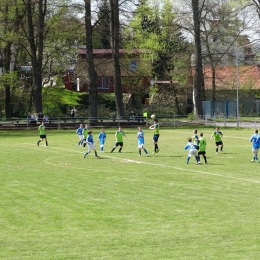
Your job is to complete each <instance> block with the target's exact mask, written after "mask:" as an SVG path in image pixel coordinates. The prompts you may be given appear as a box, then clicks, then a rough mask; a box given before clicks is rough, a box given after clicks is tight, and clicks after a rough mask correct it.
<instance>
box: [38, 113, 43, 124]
mask: <svg viewBox="0 0 260 260" xmlns="http://www.w3.org/2000/svg"><path fill="white" fill-rule="evenodd" d="M42 120H43V114H42V112H39V114H38V121H39V122H42Z"/></svg>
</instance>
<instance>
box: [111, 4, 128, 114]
mask: <svg viewBox="0 0 260 260" xmlns="http://www.w3.org/2000/svg"><path fill="white" fill-rule="evenodd" d="M110 31H111V41H110V42H111V48H112V57H113V62H114V89H115V90H114V92H115V100H116V107H117V117H118V118H121V117H123V116H125V108H124V103H123V90H122V83H121V71H120V63H119V46H120V23H119V2H118V0H110Z"/></svg>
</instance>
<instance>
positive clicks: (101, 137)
mask: <svg viewBox="0 0 260 260" xmlns="http://www.w3.org/2000/svg"><path fill="white" fill-rule="evenodd" d="M106 138H107V135H106V133H105V131H104V128H102V129H101V132H100V133H99V135H98V140H99V145H100V152H103V151H104V146H105V141H106Z"/></svg>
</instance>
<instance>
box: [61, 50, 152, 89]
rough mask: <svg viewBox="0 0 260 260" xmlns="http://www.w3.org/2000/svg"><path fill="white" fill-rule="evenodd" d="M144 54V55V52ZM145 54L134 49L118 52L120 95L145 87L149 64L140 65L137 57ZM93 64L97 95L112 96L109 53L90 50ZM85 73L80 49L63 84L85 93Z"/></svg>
mask: <svg viewBox="0 0 260 260" xmlns="http://www.w3.org/2000/svg"><path fill="white" fill-rule="evenodd" d="M146 53H147V52H146ZM142 54H145V51H141V50H139V49H134V50H131V51H128V50H124V49H120V50H119V55H120V58H119V62H120V67H121V79H122V88H123V93H129V92H130V93H131V91H133V88H136V87H145V88H146V87H149V86H150V79H149V76H148V75H147V73H148V72H149V71H150V70H149V66H150V62H146V63H145V64H144V62H143V61H142V60H141V58H140V56H141V55H142ZM93 56H94V64H95V69H96V73H97V75H98V91H99V92H101V93H114V66H113V57H112V50H111V49H94V50H93ZM88 82H89V79H88V72H87V62H86V48H80V49H79V52H78V57H77V61H76V64H75V66H74V67H72V68H70V69H69V70H68V71H66V72H65V75H64V84H65V88H66V89H68V90H77V91H80V92H88Z"/></svg>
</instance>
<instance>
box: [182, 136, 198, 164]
mask: <svg viewBox="0 0 260 260" xmlns="http://www.w3.org/2000/svg"><path fill="white" fill-rule="evenodd" d="M184 150H189V153H188V157H187V159H186V163H187V164H188V163H189V161H190V157H191V156H192V155H193V156H194V157H195V159H196V163H197V164H199V163H200V162H199V159H198V155H197V154H198V151H197V145H196V144H195V143H193V142H192V139H191V137H189V138H188V143H187V144H186V145H185V147H184Z"/></svg>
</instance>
